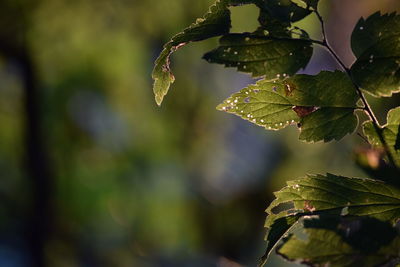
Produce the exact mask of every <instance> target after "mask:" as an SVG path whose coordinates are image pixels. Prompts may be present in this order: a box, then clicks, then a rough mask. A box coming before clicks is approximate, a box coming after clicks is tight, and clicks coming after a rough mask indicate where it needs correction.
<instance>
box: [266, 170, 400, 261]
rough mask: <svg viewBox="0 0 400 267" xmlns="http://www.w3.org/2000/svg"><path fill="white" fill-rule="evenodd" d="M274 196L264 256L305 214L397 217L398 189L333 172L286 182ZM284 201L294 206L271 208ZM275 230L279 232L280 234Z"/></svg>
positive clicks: (394, 219) (399, 210)
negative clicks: (275, 210)
mask: <svg viewBox="0 0 400 267" xmlns="http://www.w3.org/2000/svg"><path fill="white" fill-rule="evenodd" d="M275 196H276V199H275V200H274V201H273V202H272V203H271V204H270V206H269V207H268V208H267V210H266V212H267V213H268V216H267V220H266V223H265V227H267V228H268V229H269V233H271V231H272V233H274V234H273V235H271V234H268V235H267V241H268V247H267V250H266V253H265V256H264V257H263V258H264V259H266V258H267V257H268V255H269V253H270V251H271V249H272V248H273V247H274V246H275V245H276V243H277V242H279V240H280V238H282V235H283V234H284V233H286V232H287V231H289V229H290V228H291V227H292V226H293V225H294V224H295V223H296V222H297V220H298V219H299V218H301V217H304V216H310V215H336V216H342V215H343V216H344V215H346V216H370V217H373V218H376V219H379V220H384V221H388V222H390V223H391V224H394V223H396V222H397V219H398V218H399V217H400V189H398V188H397V187H395V186H391V185H388V184H385V183H384V182H381V181H376V180H370V179H360V178H347V177H341V176H336V175H333V174H327V175H326V176H323V175H315V176H307V177H306V178H303V179H300V180H294V181H289V182H287V186H286V187H285V188H283V189H282V190H280V191H278V192H275ZM287 202H291V203H293V208H290V209H287V210H284V211H281V212H279V213H274V212H273V210H274V209H275V208H276V207H278V206H279V205H281V204H282V203H287ZM282 218H286V219H282ZM278 234H281V236H280V238H278Z"/></svg>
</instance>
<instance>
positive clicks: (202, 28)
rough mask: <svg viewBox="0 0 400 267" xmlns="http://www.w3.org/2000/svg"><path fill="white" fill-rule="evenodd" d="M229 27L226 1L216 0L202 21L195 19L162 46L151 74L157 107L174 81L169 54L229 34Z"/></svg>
mask: <svg viewBox="0 0 400 267" xmlns="http://www.w3.org/2000/svg"><path fill="white" fill-rule="evenodd" d="M230 27H231V21H230V12H229V9H228V1H227V0H218V1H217V2H216V3H215V4H214V5H212V6H211V7H210V10H209V11H208V13H207V14H205V15H204V17H203V18H202V19H197V21H196V22H195V23H193V24H192V25H190V26H189V27H188V28H186V29H185V30H183V32H181V33H178V34H177V35H175V36H174V37H173V38H172V40H171V41H169V42H168V43H167V44H165V45H164V49H163V51H162V52H161V54H160V56H159V57H158V58H157V60H156V62H155V66H154V69H153V73H152V77H153V79H154V85H153V91H154V94H155V99H156V102H157V104H158V105H161V102H162V100H163V98H164V96H165V95H166V94H167V92H168V89H169V87H170V85H171V84H172V83H173V82H174V80H175V78H174V75H173V74H172V72H171V70H170V66H169V65H170V56H171V54H172V53H173V52H175V51H176V50H178V49H179V48H180V47H182V46H184V45H186V44H187V43H189V42H194V41H201V40H205V39H208V38H211V37H214V36H219V35H223V34H226V33H228V32H229V29H230Z"/></svg>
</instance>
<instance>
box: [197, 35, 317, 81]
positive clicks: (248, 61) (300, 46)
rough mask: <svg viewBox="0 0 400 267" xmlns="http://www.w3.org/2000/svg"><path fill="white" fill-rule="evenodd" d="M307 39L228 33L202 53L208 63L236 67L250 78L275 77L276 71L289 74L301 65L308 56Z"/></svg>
mask: <svg viewBox="0 0 400 267" xmlns="http://www.w3.org/2000/svg"><path fill="white" fill-rule="evenodd" d="M312 52H313V49H312V43H311V42H310V41H307V40H299V39H297V40H296V39H292V40H279V39H274V38H272V37H269V36H262V35H257V34H249V33H243V34H229V35H226V36H224V37H222V38H221V39H220V46H219V47H218V48H216V49H214V50H212V51H210V52H208V53H207V54H205V55H204V59H206V60H207V61H209V62H211V63H219V64H224V65H225V66H226V67H236V68H237V69H238V70H239V71H243V72H248V73H251V74H252V75H253V76H254V77H259V76H265V77H266V78H269V79H271V78H275V77H276V75H277V74H281V75H283V74H284V73H286V75H293V74H295V73H296V72H297V71H298V70H299V69H301V68H304V67H305V66H306V65H307V63H308V62H309V61H310V58H311V56H312Z"/></svg>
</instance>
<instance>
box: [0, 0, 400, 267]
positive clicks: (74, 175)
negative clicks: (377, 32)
mask: <svg viewBox="0 0 400 267" xmlns="http://www.w3.org/2000/svg"><path fill="white" fill-rule="evenodd" d="M212 2H213V1H212V0H197V1H189V0H132V1H128V0H113V1H110V0H36V1H30V0H1V1H0V266H5V267H25V266H50V267H52V266H57V267H58V266H60V267H70V266H71V267H72V266H84V267H86V266H87V267H97V266H99V267H100V266H107V267H108V266H117V267H119V266H121V267H124V266H140V267H141V266H143V267H153V266H157V267H158V266H160V267H169V266H171V267H172V266H188V267H189V266H221V267H238V266H255V264H256V263H257V259H258V258H259V257H260V256H261V255H262V254H263V249H265V247H266V244H265V242H264V240H263V239H264V235H265V229H264V228H263V224H264V220H265V213H264V210H265V208H266V207H267V206H268V204H269V202H270V201H271V200H272V199H273V195H272V192H273V191H276V190H279V189H280V188H281V187H282V186H284V184H285V181H286V180H290V179H295V178H298V177H302V176H304V175H305V174H307V173H325V172H332V173H337V174H341V175H347V176H365V174H364V173H363V172H362V171H361V170H360V169H358V168H357V167H356V166H355V165H354V163H353V157H354V147H356V148H357V147H362V146H365V145H366V144H365V143H364V141H363V140H362V139H361V138H360V137H358V136H357V135H353V136H348V137H346V138H345V139H343V140H342V141H340V142H332V143H328V144H315V145H310V144H304V143H300V142H299V141H297V135H298V133H297V130H296V129H295V128H288V129H285V130H283V131H280V132H267V131H265V130H263V129H262V128H259V127H257V126H254V125H252V124H249V123H246V122H245V121H242V120H240V119H239V118H237V117H234V116H231V115H228V114H224V113H222V112H218V111H216V110H215V107H216V105H217V104H219V103H220V102H221V101H222V100H223V99H224V98H226V97H227V96H229V95H230V94H231V93H233V92H235V91H237V90H239V89H241V88H243V87H244V86H246V85H247V84H248V83H251V82H253V81H252V80H251V79H250V78H249V77H248V76H247V75H244V74H240V73H236V72H235V71H234V70H232V69H224V68H223V67H222V66H218V65H210V64H208V63H207V62H205V61H204V60H201V56H202V55H203V54H204V53H205V52H207V51H208V50H210V49H212V48H214V47H215V46H216V45H217V39H216V38H214V39H212V40H208V41H205V42H202V43H194V44H191V45H188V46H185V47H184V48H182V49H180V50H179V51H178V52H177V53H176V54H174V55H173V57H172V68H173V70H174V73H175V76H176V82H175V83H174V84H173V86H172V88H171V90H170V93H169V94H168V96H167V97H166V99H165V101H164V103H163V105H162V106H161V107H157V106H156V104H155V102H154V100H153V93H152V80H151V71H152V68H153V62H154V60H155V59H156V57H157V56H158V53H159V52H160V51H161V49H162V45H163V44H164V43H165V42H167V41H168V40H169V38H170V37H171V36H172V35H173V34H175V33H176V32H178V31H180V30H181V29H183V28H184V27H186V26H187V25H189V24H190V23H191V22H193V21H194V20H195V19H196V18H197V17H200V16H201V15H202V14H204V13H205V12H206V11H207V9H208V6H209V5H211V4H212ZM320 9H321V12H322V13H323V15H324V18H325V19H326V20H327V31H328V36H329V40H330V42H331V44H332V46H333V47H334V48H335V50H336V51H337V53H338V54H339V56H341V57H342V58H343V59H344V61H345V62H346V63H347V64H351V63H352V62H353V60H354V57H353V55H352V53H351V49H350V43H349V40H350V34H351V31H352V28H353V26H354V24H355V23H356V21H357V20H358V18H359V17H360V16H362V15H364V16H368V15H369V14H371V13H373V12H375V11H377V10H382V11H384V12H387V11H394V10H400V2H399V1H398V0H381V1H375V0H362V1H360V0H336V1H327V0H321V5H320ZM231 11H232V19H233V28H232V32H242V31H253V30H255V29H256V27H257V9H256V8H255V7H254V6H242V7H235V8H232V9H231ZM298 26H301V27H303V28H305V29H307V30H308V31H309V33H310V34H311V36H312V37H314V38H319V37H320V30H319V25H318V22H317V20H316V18H314V17H310V18H307V19H305V20H304V21H301V22H299V23H298ZM336 68H337V65H336V63H335V62H334V61H333V60H332V58H331V57H330V56H329V54H327V53H326V52H325V51H323V50H322V49H320V48H317V49H315V51H314V56H313V58H312V61H311V62H310V64H309V65H308V66H307V68H306V69H305V70H302V71H301V72H302V73H309V74H315V73H318V72H319V71H320V70H321V69H325V70H333V69H336ZM371 101H372V104H373V106H374V108H376V110H377V111H378V115H379V118H380V119H381V120H383V118H384V117H385V111H387V110H388V109H389V108H390V107H392V106H394V105H396V104H398V103H399V102H400V101H399V97H398V96H397V97H395V98H393V99H385V100H382V101H380V102H378V101H375V100H374V99H371ZM267 266H292V265H291V264H288V263H285V262H284V261H283V260H281V259H280V258H278V257H273V258H272V259H271V261H270V262H269V263H268V264H267Z"/></svg>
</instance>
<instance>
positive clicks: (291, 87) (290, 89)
mask: <svg viewBox="0 0 400 267" xmlns="http://www.w3.org/2000/svg"><path fill="white" fill-rule="evenodd" d="M294 90H296V85H294V84H293V83H289V82H285V95H286V96H291V95H292V93H293V91H294Z"/></svg>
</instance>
